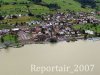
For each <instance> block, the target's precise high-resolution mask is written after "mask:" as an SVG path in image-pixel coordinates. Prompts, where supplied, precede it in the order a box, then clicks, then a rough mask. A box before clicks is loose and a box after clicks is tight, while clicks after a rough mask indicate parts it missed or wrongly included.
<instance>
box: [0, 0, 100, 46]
mask: <svg viewBox="0 0 100 75" xmlns="http://www.w3.org/2000/svg"><path fill="white" fill-rule="evenodd" d="M99 4H100V1H99V0H87V2H84V1H82V0H57V1H54V0H0V47H1V48H8V47H21V46H23V45H25V44H33V43H39V44H40V43H48V42H51V43H56V42H59V41H67V42H70V41H77V40H79V39H82V40H87V39H88V38H95V37H100V7H99Z"/></svg>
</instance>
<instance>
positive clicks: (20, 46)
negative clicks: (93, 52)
mask: <svg viewBox="0 0 100 75" xmlns="http://www.w3.org/2000/svg"><path fill="white" fill-rule="evenodd" d="M80 41H82V42H89V41H93V42H100V37H96V38H88V39H87V40H84V39H78V40H77V41H69V42H68V41H64V40H63V41H58V42H55V43H51V42H34V43H27V44H20V45H19V46H17V45H14V46H13V45H12V46H9V47H8V48H22V47H24V46H28V45H41V44H42V45H49V44H51V45H56V44H59V43H62V42H66V43H68V44H70V43H75V42H80ZM8 48H6V46H5V45H3V47H0V49H8Z"/></svg>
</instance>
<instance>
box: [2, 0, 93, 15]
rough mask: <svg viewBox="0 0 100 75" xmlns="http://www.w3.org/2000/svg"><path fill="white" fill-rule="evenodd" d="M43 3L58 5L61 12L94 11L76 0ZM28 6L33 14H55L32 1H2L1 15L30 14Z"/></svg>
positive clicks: (52, 0)
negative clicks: (83, 6)
mask: <svg viewBox="0 0 100 75" xmlns="http://www.w3.org/2000/svg"><path fill="white" fill-rule="evenodd" d="M42 3H45V4H57V5H58V6H59V7H60V9H59V11H66V10H74V11H85V12H90V11H93V10H94V9H92V8H82V7H81V4H80V3H79V2H77V1H75V0H43V1H42ZM26 5H28V6H29V10H30V11H31V12H32V13H33V14H40V13H51V12H55V11H51V9H49V8H48V7H46V6H43V5H41V4H35V3H33V2H32V1H31V0H0V14H1V15H6V14H19V13H22V14H26V13H28V9H27V6H26Z"/></svg>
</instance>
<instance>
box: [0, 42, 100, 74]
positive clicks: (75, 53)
mask: <svg viewBox="0 0 100 75" xmlns="http://www.w3.org/2000/svg"><path fill="white" fill-rule="evenodd" d="M31 64H35V65H43V66H46V65H61V66H62V65H71V66H73V65H75V64H78V65H81V64H83V65H86V64H88V65H90V64H94V69H93V71H92V72H77V73H73V75H99V74H100V42H99V41H97V42H93V41H77V42H74V43H66V42H61V43H57V44H34V45H26V46H24V47H22V48H10V49H8V50H4V49H3V50H0V75H42V74H41V73H40V72H31V67H30V66H31ZM43 75H71V73H68V72H64V73H63V72H45V73H44V74H43Z"/></svg>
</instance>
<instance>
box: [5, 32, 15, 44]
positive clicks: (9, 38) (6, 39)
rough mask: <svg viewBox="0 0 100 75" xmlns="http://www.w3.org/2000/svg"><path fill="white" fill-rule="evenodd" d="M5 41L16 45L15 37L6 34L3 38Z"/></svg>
mask: <svg viewBox="0 0 100 75" xmlns="http://www.w3.org/2000/svg"><path fill="white" fill-rule="evenodd" d="M3 39H4V41H5V42H12V43H15V41H16V40H15V35H11V34H6V35H5V36H4V37H3Z"/></svg>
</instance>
